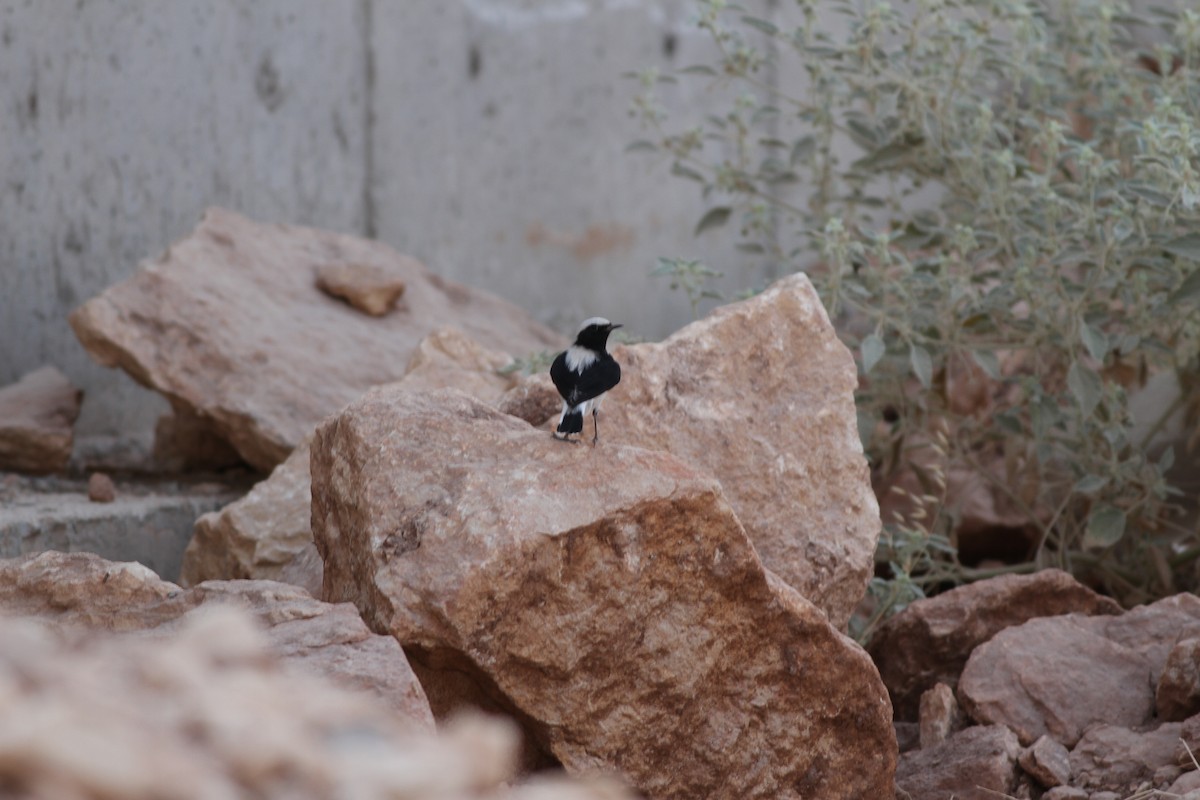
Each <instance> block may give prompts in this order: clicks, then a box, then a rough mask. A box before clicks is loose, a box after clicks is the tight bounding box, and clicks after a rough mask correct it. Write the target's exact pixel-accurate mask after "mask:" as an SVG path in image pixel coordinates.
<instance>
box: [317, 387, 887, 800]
mask: <svg viewBox="0 0 1200 800" xmlns="http://www.w3.org/2000/svg"><path fill="white" fill-rule="evenodd" d="M311 463H312V495H313V526H314V534H315V538H316V543H317V547H318V549H319V550H320V551H321V554H322V556H323V558H324V560H325V596H326V597H327V598H329V599H335V600H339V601H341V600H350V601H353V602H354V603H355V605H356V606H357V607H358V609H359V611H360V612H361V613H362V615H363V617H364V619H366V620H367V622H368V624H370V625H371V627H372V628H373V629H374V630H376V631H379V632H388V633H391V634H393V635H394V636H395V637H396V638H397V639H398V640H399V641H400V642H401V643H402V644H403V645H404V646H405V648H406V652H407V653H409V655H410V657H411V658H412V659H413V660H414V665H415V666H416V668H417V669H418V670H419V671H420V675H421V677H422V682H423V684H424V685H425V686H426V687H428V688H429V693H430V697H431V702H432V703H433V705H434V710H435V714H436V713H438V712H439V711H440V710H445V708H446V707H447V706H450V705H452V704H453V702H454V694H455V690H454V687H457V689H458V690H459V691H458V694H459V696H461V695H462V693H463V692H466V691H474V692H475V693H476V694H477V695H479V696H486V697H487V698H489V699H490V701H491V702H492V704H493V705H494V706H496V707H499V708H502V709H505V710H507V711H508V712H509V713H510V714H511V715H512V716H513V717H514V718H516V719H518V720H520V721H521V723H522V724H523V726H524V727H525V729H526V730H527V731H528V732H529V734H530V735H531V736H532V737H533V739H534V740H535V741H536V742H537V743H538V744H539V745H540V746H541V747H542V748H544V749H545V750H546V751H547V752H548V753H549V754H551V755H552V756H553V757H554V758H555V759H557V760H558V761H560V762H561V763H562V764H563V765H564V766H565V767H566V768H567V770H568V771H569V772H573V773H588V772H592V771H595V770H606V769H612V770H616V771H617V772H618V773H620V774H621V775H623V776H624V777H625V778H626V779H628V780H629V781H630V782H631V783H632V784H633V785H634V786H635V787H636V788H637V789H638V790H639V791H641V792H642V793H644V794H645V796H647V797H649V798H696V797H704V798H712V799H714V800H716V799H719V798H742V799H746V798H800V797H804V798H809V797H820V798H823V799H829V800H832V799H834V798H862V797H886V796H889V793H890V792H891V789H892V774H893V769H894V765H895V748H896V745H895V738H894V733H893V730H892V726H891V709H890V705H889V703H888V701H887V694H886V690H885V689H884V687H883V685H882V683H881V682H880V680H879V677H878V673H877V672H876V671H875V668H874V665H873V664H871V662H870V660H869V658H867V656H866V654H865V653H864V652H863V651H862V650H861V649H860V648H859V647H858V646H857V645H855V644H854V643H853V642H852V641H850V640H849V639H847V638H846V637H844V636H843V635H842V634H840V633H839V632H838V631H837V630H836V629H835V628H834V627H833V626H832V625H830V623H829V621H828V620H827V619H826V617H825V615H824V614H823V613H822V612H821V611H820V610H819V609H817V608H816V607H815V606H813V605H812V604H810V603H809V602H808V601H806V600H805V599H804V598H803V597H802V596H801V595H800V594H799V593H798V592H796V591H795V590H794V589H792V588H791V587H790V586H789V585H788V584H786V583H785V582H784V581H782V580H780V579H779V578H777V577H776V576H775V575H774V574H772V573H771V572H770V571H769V570H766V569H764V567H763V565H762V563H761V562H760V560H759V558H758V555H757V553H756V552H755V549H754V547H753V546H752V545H751V543H750V539H749V538H748V536H747V535H746V532H745V530H744V529H743V527H742V525H741V524H740V523H739V522H738V519H737V517H736V516H735V515H734V512H733V509H732V507H731V504H730V503H729V502H728V501H727V500H726V498H725V494H724V492H723V491H722V489H721V486H720V485H719V484H718V483H717V482H716V481H715V480H714V479H713V478H712V477H710V476H707V475H705V474H704V473H701V472H698V471H696V470H695V469H694V468H693V467H691V466H689V465H688V464H686V463H684V462H683V461H681V460H680V459H679V458H677V457H675V456H673V455H671V454H669V453H665V452H661V451H650V450H643V449H640V448H635V447H629V446H623V445H616V444H612V443H606V444H605V445H604V446H602V447H599V448H594V449H593V448H592V447H589V446H586V445H572V444H567V443H563V442H558V441H554V440H553V439H552V438H551V437H550V436H548V435H546V434H545V432H544V431H539V430H535V429H533V428H531V427H530V426H528V425H527V424H526V423H524V422H522V421H520V420H518V419H516V418H514V417H511V416H507V415H504V414H501V413H499V412H497V411H495V410H493V409H492V408H490V407H489V406H487V405H484V404H483V403H480V402H478V401H476V400H473V399H471V398H469V397H467V396H466V395H464V394H461V393H458V392H453V391H441V392H434V393H410V392H404V391H403V390H399V389H396V388H392V387H389V388H382V389H376V390H372V391H371V392H369V393H367V394H366V395H365V396H364V397H363V398H362V399H360V400H359V401H357V402H356V403H354V404H352V405H351V406H349V407H348V408H347V409H345V410H343V412H341V413H340V414H338V415H336V416H334V417H331V418H330V419H328V420H326V421H325V422H324V423H322V425H321V426H320V427H319V428H318V430H317V433H316V436H315V439H314V441H313V445H312V462H311ZM468 685H469V687H468ZM439 686H441V687H442V689H439V688H438V687H439ZM447 686H449V687H451V689H450V690H446V689H445V687H447ZM471 687H473V688H471Z"/></svg>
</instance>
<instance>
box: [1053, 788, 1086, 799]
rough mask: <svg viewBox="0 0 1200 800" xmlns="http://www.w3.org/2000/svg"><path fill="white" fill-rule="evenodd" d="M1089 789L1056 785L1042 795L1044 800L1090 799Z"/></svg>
mask: <svg viewBox="0 0 1200 800" xmlns="http://www.w3.org/2000/svg"><path fill="white" fill-rule="evenodd" d="M1090 798H1091V795H1089V794H1088V791H1087V789H1080V788H1078V787H1076V786H1055V787H1054V788H1053V789H1050V790H1049V791H1047V792H1046V793H1045V794H1044V795H1042V800H1090Z"/></svg>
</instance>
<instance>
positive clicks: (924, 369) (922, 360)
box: [908, 344, 933, 389]
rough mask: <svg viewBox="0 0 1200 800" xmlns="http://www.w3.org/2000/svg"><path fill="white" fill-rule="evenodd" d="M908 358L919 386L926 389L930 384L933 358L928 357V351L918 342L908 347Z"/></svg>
mask: <svg viewBox="0 0 1200 800" xmlns="http://www.w3.org/2000/svg"><path fill="white" fill-rule="evenodd" d="M908 360H909V361H910V362H911V363H912V371H913V374H914V375H916V376H917V380H919V381H920V382H921V386H923V387H925V388H926V389H928V388H929V387H930V386H932V385H933V359H931V358H930V357H929V351H928V350H926V349H925V348H924V347H921V345H919V344H914V345H912V347H910V348H909V351H908Z"/></svg>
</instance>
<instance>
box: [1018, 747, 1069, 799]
mask: <svg viewBox="0 0 1200 800" xmlns="http://www.w3.org/2000/svg"><path fill="white" fill-rule="evenodd" d="M1017 763H1019V764H1020V765H1021V769H1023V770H1025V773H1026V774H1027V775H1029V777H1031V778H1033V779H1034V780H1035V781H1037V783H1038V785H1039V786H1041V787H1043V788H1046V789H1053V788H1054V787H1055V786H1063V785H1065V784H1066V783H1067V781H1069V780H1070V779H1071V754H1070V753H1069V752H1068V751H1067V748H1065V747H1063V746H1062V745H1061V744H1059V743H1058V742H1056V741H1054V740H1053V739H1051V738H1050V737H1049V736H1041V737H1038V740H1037V741H1036V742H1034V743H1033V744H1031V745H1030V746H1029V747H1027V748H1025V749H1024V750H1023V751H1021V755H1020V756H1019V757H1018V758H1017Z"/></svg>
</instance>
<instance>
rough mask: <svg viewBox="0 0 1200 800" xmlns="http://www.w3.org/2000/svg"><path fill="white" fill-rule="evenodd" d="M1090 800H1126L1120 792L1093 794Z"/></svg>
mask: <svg viewBox="0 0 1200 800" xmlns="http://www.w3.org/2000/svg"><path fill="white" fill-rule="evenodd" d="M1088 800H1124V798H1123V797H1122V796H1121V794H1120V792H1092V794H1091V795H1090V797H1089V798H1088Z"/></svg>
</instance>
